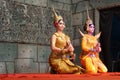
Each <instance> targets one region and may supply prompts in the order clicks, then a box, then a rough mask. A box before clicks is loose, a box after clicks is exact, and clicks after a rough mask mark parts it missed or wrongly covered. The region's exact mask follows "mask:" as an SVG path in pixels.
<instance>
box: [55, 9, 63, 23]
mask: <svg viewBox="0 0 120 80" xmlns="http://www.w3.org/2000/svg"><path fill="white" fill-rule="evenodd" d="M53 13H54V21H55V22H58V21H59V20H60V19H63V18H62V16H60V15H57V13H56V12H55V9H54V8H53Z"/></svg>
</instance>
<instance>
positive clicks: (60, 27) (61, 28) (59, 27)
mask: <svg viewBox="0 0 120 80" xmlns="http://www.w3.org/2000/svg"><path fill="white" fill-rule="evenodd" d="M64 28H65V23H64V22H63V20H60V21H59V22H58V26H57V29H58V30H60V31H63V30H64Z"/></svg>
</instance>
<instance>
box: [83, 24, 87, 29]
mask: <svg viewBox="0 0 120 80" xmlns="http://www.w3.org/2000/svg"><path fill="white" fill-rule="evenodd" d="M83 29H84V31H86V30H87V24H86V23H85V24H84V26H83Z"/></svg>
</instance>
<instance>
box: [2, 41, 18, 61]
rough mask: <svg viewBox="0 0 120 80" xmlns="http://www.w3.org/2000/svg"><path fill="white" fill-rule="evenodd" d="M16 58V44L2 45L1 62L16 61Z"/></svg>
mask: <svg viewBox="0 0 120 80" xmlns="http://www.w3.org/2000/svg"><path fill="white" fill-rule="evenodd" d="M16 57H17V44H16V43H0V61H14V59H15V58H16Z"/></svg>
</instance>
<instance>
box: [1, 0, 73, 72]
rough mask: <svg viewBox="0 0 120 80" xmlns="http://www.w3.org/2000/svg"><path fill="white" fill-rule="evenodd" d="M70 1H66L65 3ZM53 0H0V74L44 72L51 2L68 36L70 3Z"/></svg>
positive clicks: (47, 48)
mask: <svg viewBox="0 0 120 80" xmlns="http://www.w3.org/2000/svg"><path fill="white" fill-rule="evenodd" d="M69 1H70V0H68V2H69ZM68 2H67V1H66V2H65V3H63V2H58V1H57V0H54V1H53V0H0V73H1V74H6V73H48V72H49V64H48V57H49V54H50V36H51V35H52V34H53V32H55V28H54V26H53V14H52V10H51V6H53V5H52V3H54V6H55V5H58V4H60V5H59V7H57V6H55V9H56V11H57V12H59V13H60V14H61V15H62V16H63V18H64V19H65V23H66V26H67V28H66V29H65V32H66V34H68V35H69V36H70V37H71V38H72V34H73V33H72V32H73V31H72V28H71V11H70V9H69V8H71V7H70V3H68Z"/></svg>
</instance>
